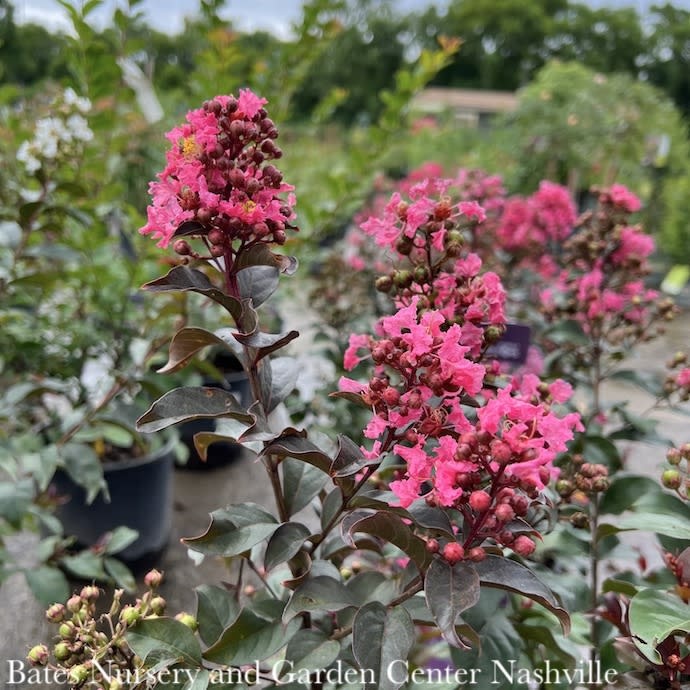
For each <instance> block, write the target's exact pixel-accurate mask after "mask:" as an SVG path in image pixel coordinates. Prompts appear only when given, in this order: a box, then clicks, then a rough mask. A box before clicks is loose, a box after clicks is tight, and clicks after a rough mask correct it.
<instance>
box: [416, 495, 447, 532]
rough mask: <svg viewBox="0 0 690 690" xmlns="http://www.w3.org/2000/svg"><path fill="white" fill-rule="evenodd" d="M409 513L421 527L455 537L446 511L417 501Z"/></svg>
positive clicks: (422, 501)
mask: <svg viewBox="0 0 690 690" xmlns="http://www.w3.org/2000/svg"><path fill="white" fill-rule="evenodd" d="M407 512H408V513H409V514H410V515H411V516H412V518H413V520H414V521H415V523H416V524H417V525H419V526H420V527H424V528H425V529H429V530H435V531H438V532H444V533H445V534H448V535H451V536H454V532H453V526H452V525H451V524H450V519H449V518H448V513H446V511H445V510H441V509H440V508H436V507H433V506H430V505H429V504H428V503H427V502H426V501H424V500H421V501H415V502H414V503H413V504H412V505H411V506H410V507H409V508H408V509H407Z"/></svg>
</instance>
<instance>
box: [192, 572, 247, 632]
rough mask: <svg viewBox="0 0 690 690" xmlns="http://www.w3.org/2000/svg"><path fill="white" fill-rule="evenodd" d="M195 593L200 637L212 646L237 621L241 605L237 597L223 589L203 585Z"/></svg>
mask: <svg viewBox="0 0 690 690" xmlns="http://www.w3.org/2000/svg"><path fill="white" fill-rule="evenodd" d="M195 591H196V598H197V607H196V618H197V621H198V622H199V636H200V637H201V639H202V640H203V641H204V643H205V644H206V645H212V644H213V643H214V642H216V640H218V639H219V638H220V636H221V635H222V634H223V631H224V630H225V629H226V628H228V627H230V626H231V625H232V624H233V623H234V622H235V621H236V620H237V617H238V616H239V615H240V605H239V603H238V602H237V600H236V599H235V597H234V596H233V595H232V594H231V593H230V592H228V591H227V590H226V589H223V588H222V587H216V586H214V585H201V586H199V587H197V588H196V590H195Z"/></svg>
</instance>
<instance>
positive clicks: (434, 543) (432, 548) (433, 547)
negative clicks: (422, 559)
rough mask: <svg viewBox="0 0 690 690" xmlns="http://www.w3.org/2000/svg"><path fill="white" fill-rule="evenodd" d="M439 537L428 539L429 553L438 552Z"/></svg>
mask: <svg viewBox="0 0 690 690" xmlns="http://www.w3.org/2000/svg"><path fill="white" fill-rule="evenodd" d="M438 548H439V547H438V539H427V540H426V550H427V551H428V552H429V553H438Z"/></svg>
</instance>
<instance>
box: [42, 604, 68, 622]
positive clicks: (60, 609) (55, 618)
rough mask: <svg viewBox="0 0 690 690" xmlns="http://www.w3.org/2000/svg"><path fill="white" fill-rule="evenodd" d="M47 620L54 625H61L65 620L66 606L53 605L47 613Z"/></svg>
mask: <svg viewBox="0 0 690 690" xmlns="http://www.w3.org/2000/svg"><path fill="white" fill-rule="evenodd" d="M46 618H47V619H48V620H49V621H52V622H53V623H61V622H62V621H63V620H64V618H65V605H64V604H53V605H52V606H51V607H50V608H49V609H48V610H47V611H46Z"/></svg>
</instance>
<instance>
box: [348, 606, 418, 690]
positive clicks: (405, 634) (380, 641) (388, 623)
mask: <svg viewBox="0 0 690 690" xmlns="http://www.w3.org/2000/svg"><path fill="white" fill-rule="evenodd" d="M414 643H415V629H414V624H413V623H412V619H411V618H410V615H409V614H408V613H407V611H405V609H404V608H402V607H401V606H398V607H396V608H394V609H390V610H389V609H387V608H386V607H385V606H384V605H383V604H381V603H379V602H376V601H373V602H371V603H370V604H367V605H366V606H364V607H363V608H361V609H360V610H359V611H358V612H357V614H356V615H355V620H354V623H353V626H352V651H353V653H354V655H355V659H357V663H358V664H359V666H360V668H361V669H371V670H372V671H373V672H374V679H375V685H374V687H376V688H378V689H379V690H397V688H399V687H400V686H401V685H402V684H403V682H404V678H400V679H398V678H392V677H391V676H392V674H390V673H389V670H390V668H391V667H392V665H393V663H394V662H396V661H400V660H403V661H407V657H408V655H409V653H410V650H411V649H412V647H413V646H414Z"/></svg>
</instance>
